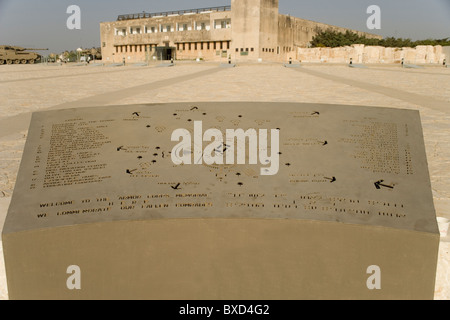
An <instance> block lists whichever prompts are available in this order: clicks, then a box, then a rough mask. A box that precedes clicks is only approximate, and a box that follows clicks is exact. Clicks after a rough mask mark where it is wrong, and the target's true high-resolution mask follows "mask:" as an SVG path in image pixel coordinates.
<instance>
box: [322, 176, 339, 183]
mask: <svg viewBox="0 0 450 320" xmlns="http://www.w3.org/2000/svg"><path fill="white" fill-rule="evenodd" d="M324 179H328V180H330V183H333V182H335V181H337V180H336V177H333V178H327V177H324Z"/></svg>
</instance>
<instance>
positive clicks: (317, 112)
mask: <svg viewBox="0 0 450 320" xmlns="http://www.w3.org/2000/svg"><path fill="white" fill-rule="evenodd" d="M316 114H317V115H318V116H320V112H319V111H316V112H314V113H311V115H312V116H314V115H316Z"/></svg>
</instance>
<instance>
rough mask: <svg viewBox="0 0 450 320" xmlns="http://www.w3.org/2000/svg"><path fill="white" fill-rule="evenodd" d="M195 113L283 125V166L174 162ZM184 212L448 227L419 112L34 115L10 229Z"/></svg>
mask: <svg viewBox="0 0 450 320" xmlns="http://www.w3.org/2000/svg"><path fill="white" fill-rule="evenodd" d="M195 121H202V126H203V132H204V131H205V130H207V129H210V128H217V129H219V130H220V131H221V132H222V133H223V135H224V137H225V135H226V134H225V133H226V130H227V129H239V128H240V129H243V130H244V131H245V130H247V129H250V128H254V129H269V132H270V129H277V130H279V136H280V141H279V146H280V154H279V171H278V173H277V174H276V175H273V176H263V175H261V174H260V170H261V168H263V169H264V167H265V164H261V163H259V162H258V164H248V163H247V164H241V165H238V164H236V165H226V164H225V165H205V164H192V165H178V166H177V165H175V164H174V163H173V162H172V159H171V152H172V151H173V150H172V149H173V148H174V146H176V145H177V143H178V142H172V141H171V135H172V132H173V131H174V130H176V129H181V128H183V129H187V130H189V131H190V132H192V141H193V142H194V122H195ZM208 144H209V142H203V148H205V147H206V146H207V145H208ZM269 145H270V139H269ZM223 151H226V150H222V152H223ZM177 218H201V219H203V218H206V219H209V218H211V219H213V218H234V219H236V218H257V219H300V220H322V221H332V222H342V223H348V224H357V225H371V226H384V227H392V228H397V229H405V230H414V231H421V232H431V233H437V224H436V218H435V212H434V206H433V202H432V194H431V187H430V180H429V174H428V168H427V161H426V155H425V148H424V144H423V136H422V128H421V122H420V117H419V112H418V111H412V110H399V109H390V108H373V107H361V106H338V105H316V104H293V103H259V102H258V103H243V102H242V103H241V102H236V103H175V104H159V105H158V104H155V105H132V106H120V107H111V106H110V107H101V108H80V109H69V110H58V111H48V112H38V113H35V114H34V115H33V119H32V122H31V126H30V130H29V134H28V140H27V144H26V147H25V151H24V155H23V159H22V163H21V167H20V172H19V175H18V179H17V183H16V188H15V191H14V195H13V199H12V203H11V206H10V209H9V212H8V216H7V220H6V223H5V227H4V230H3V233H4V234H8V233H13V232H17V231H24V230H36V229H45V228H54V227H59V226H70V225H78V224H86V223H96V222H107V221H118V220H151V219H177Z"/></svg>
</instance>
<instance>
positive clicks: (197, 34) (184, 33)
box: [100, 0, 381, 63]
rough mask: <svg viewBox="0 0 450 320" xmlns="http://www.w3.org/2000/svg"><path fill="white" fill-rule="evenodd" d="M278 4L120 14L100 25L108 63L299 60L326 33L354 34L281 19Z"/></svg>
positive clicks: (260, 1) (268, 0)
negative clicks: (303, 49)
mask: <svg viewBox="0 0 450 320" xmlns="http://www.w3.org/2000/svg"><path fill="white" fill-rule="evenodd" d="M278 4H279V1H278V0H231V5H230V6H221V7H211V8H202V9H191V10H180V11H169V12H160V13H146V12H142V13H138V14H125V15H119V16H118V18H117V21H114V22H102V23H100V36H101V47H102V56H103V61H104V62H105V63H118V62H123V61H124V59H125V61H126V62H131V63H133V62H144V61H150V60H170V59H172V58H173V59H179V60H194V59H204V60H209V61H211V60H212V61H226V60H228V59H230V58H231V59H232V60H233V61H257V60H259V59H262V60H264V61H287V60H289V59H290V58H292V59H295V60H297V59H298V50H297V49H298V48H305V47H308V44H309V42H310V41H311V40H312V38H313V37H314V35H316V34H317V33H318V32H320V31H321V30H327V29H332V30H335V31H341V32H345V31H347V30H350V29H346V28H341V27H336V26H331V25H328V24H324V23H318V22H314V21H309V20H304V19H300V18H296V17H292V16H290V15H284V14H280V13H279V10H278V8H279V7H278ZM350 31H353V32H357V33H358V34H360V35H365V36H366V37H368V38H381V36H378V35H374V34H369V33H365V32H360V31H356V30H350Z"/></svg>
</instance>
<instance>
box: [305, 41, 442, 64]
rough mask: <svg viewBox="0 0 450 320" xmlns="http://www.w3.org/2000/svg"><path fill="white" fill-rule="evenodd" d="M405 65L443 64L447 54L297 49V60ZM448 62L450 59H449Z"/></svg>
mask: <svg viewBox="0 0 450 320" xmlns="http://www.w3.org/2000/svg"><path fill="white" fill-rule="evenodd" d="M350 59H353V62H354V63H401V61H402V59H404V61H405V63H410V64H442V63H443V61H444V59H445V54H444V50H443V47H442V46H417V47H416V48H385V47H376V46H365V45H362V44H357V45H352V46H349V47H339V48H297V60H300V61H302V62H329V63H349V62H350ZM447 61H448V59H447Z"/></svg>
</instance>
